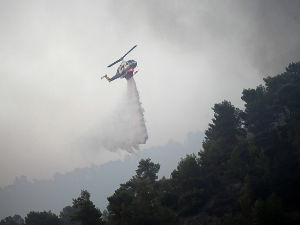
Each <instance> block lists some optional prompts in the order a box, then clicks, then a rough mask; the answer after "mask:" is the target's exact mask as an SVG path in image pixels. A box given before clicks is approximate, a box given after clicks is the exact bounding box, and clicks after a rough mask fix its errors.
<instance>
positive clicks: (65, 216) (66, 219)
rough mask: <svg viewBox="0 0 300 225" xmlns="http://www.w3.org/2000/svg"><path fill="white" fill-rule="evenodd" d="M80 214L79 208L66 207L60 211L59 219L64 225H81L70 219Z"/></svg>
mask: <svg viewBox="0 0 300 225" xmlns="http://www.w3.org/2000/svg"><path fill="white" fill-rule="evenodd" d="M76 212H78V208H74V207H72V206H66V207H64V208H63V210H62V211H60V214H59V219H60V222H61V224H62V225H77V224H79V223H78V222H76V221H71V219H70V217H71V216H72V215H73V214H74V213H76Z"/></svg>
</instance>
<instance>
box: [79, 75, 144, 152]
mask: <svg viewBox="0 0 300 225" xmlns="http://www.w3.org/2000/svg"><path fill="white" fill-rule="evenodd" d="M110 88H116V86H115V87H114V84H113V82H112V83H111V85H110ZM116 91H118V90H116ZM108 98H109V97H108ZM103 121H104V122H102V123H100V124H99V125H97V126H96V127H94V128H93V129H92V130H91V131H90V132H88V133H86V134H85V135H84V136H83V137H81V138H80V139H79V143H78V145H79V146H80V148H81V149H82V150H83V151H86V150H90V151H94V152H97V151H99V150H109V151H112V152H117V151H120V150H125V151H127V152H128V153H134V152H135V151H137V150H140V144H145V143H146V141H147V139H148V134H147V128H146V124H145V118H144V109H143V108H142V103H141V102H140V97H139V92H138V90H137V86H136V83H135V80H134V78H133V77H132V78H131V79H129V80H128V81H127V90H126V93H125V94H123V96H122V99H121V101H120V103H119V104H118V105H117V107H116V108H115V109H114V110H113V111H112V112H111V113H110V114H109V115H108V116H107V118H104V119H103Z"/></svg>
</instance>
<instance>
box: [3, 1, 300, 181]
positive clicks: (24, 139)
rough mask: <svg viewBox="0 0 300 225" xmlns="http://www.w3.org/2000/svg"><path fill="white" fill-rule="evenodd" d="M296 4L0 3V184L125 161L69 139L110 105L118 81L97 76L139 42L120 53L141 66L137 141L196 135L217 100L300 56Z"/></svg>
mask: <svg viewBox="0 0 300 225" xmlns="http://www.w3.org/2000/svg"><path fill="white" fill-rule="evenodd" d="M299 8H300V1H298V0H286V1H281V0H268V1H259V0H253V1H238V0H229V1H222V0H210V1H205V0H202V1H200V0H190V1H180V0H172V1H158V0H151V1H141V0H128V1H120V0H107V1H105V0H103V1H76V0H69V1H61V0H60V1H56V0H52V1H42V0H38V1H5V0H0V11H1V12H0V30H1V35H0V107H1V111H0V153H1V157H0V171H1V172H0V173H1V174H0V178H1V180H0V186H4V185H7V184H10V183H11V182H12V181H13V180H14V177H15V176H20V175H27V176H28V178H29V179H32V178H37V179H41V178H45V179H48V178H51V177H52V176H53V174H54V173H55V172H60V173H64V172H66V171H70V170H73V169H74V168H76V167H84V166H89V165H90V164H91V163H94V164H96V165H97V164H101V163H104V162H107V161H109V160H115V159H118V158H122V157H123V156H124V154H125V153H126V152H125V151H117V152H111V151H108V150H103V149H102V150H99V151H90V150H89V149H86V150H83V149H82V148H78V147H77V146H76V143H78V140H79V139H80V138H81V137H83V136H84V135H86V134H88V133H89V132H90V131H91V130H94V129H95V127H97V129H99V126H101V124H105V123H104V121H106V120H107V119H108V118H109V117H110V116H111V115H114V113H115V111H116V109H118V105H119V104H120V101H121V100H122V99H123V96H124V95H125V93H126V87H127V85H126V80H120V79H119V80H116V81H114V82H112V83H110V84H109V83H108V82H106V81H105V80H101V79H100V77H101V76H103V75H104V74H106V73H107V74H108V75H113V74H114V73H115V71H116V68H117V66H115V67H113V68H107V65H109V64H110V63H112V62H114V61H115V60H117V59H119V58H120V57H121V56H122V55H123V54H125V53H126V52H127V51H128V50H129V49H130V48H132V47H133V46H134V45H136V44H137V45H138V47H137V48H136V49H135V50H134V51H132V52H131V53H130V54H129V55H128V56H127V57H126V58H125V59H127V60H129V59H135V60H136V61H137V62H138V67H139V70H140V71H139V73H138V74H137V75H136V76H135V81H136V85H137V88H138V91H139V94H140V100H141V102H142V107H143V108H144V109H145V113H144V116H145V119H146V126H147V130H148V136H149V139H148V141H147V144H146V145H144V147H142V148H148V147H151V146H156V145H164V144H166V143H167V141H168V140H169V139H171V138H173V139H174V140H176V141H180V142H183V141H184V140H185V138H186V134H187V132H190V131H196V130H205V129H206V128H207V124H208V123H210V121H211V118H212V117H213V112H212V110H211V107H213V105H214V104H215V103H219V102H221V101H222V100H224V99H226V100H229V101H231V102H232V104H234V105H235V106H236V107H240V108H242V107H243V102H242V101H241V100H240V97H241V93H242V90H243V88H253V87H256V86H257V85H259V84H262V83H263V80H262V78H263V77H266V76H268V75H270V76H273V75H276V74H278V73H282V72H283V71H284V68H285V67H286V66H287V65H288V63H290V62H297V61H299V60H300V48H299V47H300V46H299V45H300V11H299ZM105 129H109V128H106V127H103V130H104V131H105Z"/></svg>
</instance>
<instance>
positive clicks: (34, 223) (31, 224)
mask: <svg viewBox="0 0 300 225" xmlns="http://www.w3.org/2000/svg"><path fill="white" fill-rule="evenodd" d="M59 224H60V221H59V218H58V216H57V215H55V214H54V213H52V212H51V211H48V212H46V211H44V212H35V211H32V212H30V213H28V214H27V216H26V217H25V225H59Z"/></svg>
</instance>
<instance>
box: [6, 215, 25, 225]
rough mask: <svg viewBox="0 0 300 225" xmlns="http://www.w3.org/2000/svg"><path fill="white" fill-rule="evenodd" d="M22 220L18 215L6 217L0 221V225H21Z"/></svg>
mask: <svg viewBox="0 0 300 225" xmlns="http://www.w3.org/2000/svg"><path fill="white" fill-rule="evenodd" d="M23 224H24V220H23V219H22V217H21V216H19V215H14V216H8V217H5V218H4V219H3V220H1V221H0V225H23Z"/></svg>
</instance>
